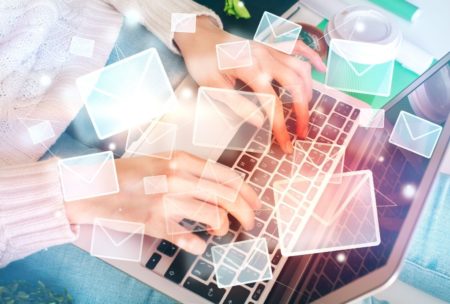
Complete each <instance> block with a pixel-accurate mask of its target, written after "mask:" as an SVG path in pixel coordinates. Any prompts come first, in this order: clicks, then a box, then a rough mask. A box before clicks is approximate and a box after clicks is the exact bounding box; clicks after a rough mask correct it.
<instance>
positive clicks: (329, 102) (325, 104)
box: [316, 94, 336, 115]
mask: <svg viewBox="0 0 450 304" xmlns="http://www.w3.org/2000/svg"><path fill="white" fill-rule="evenodd" d="M335 103H336V99H334V98H333V97H331V96H328V95H325V94H324V95H322V97H321V98H320V103H319V104H318V106H317V107H316V110H317V111H319V112H322V113H323V114H325V115H328V114H330V112H331V110H332V109H333V107H334V104H335Z"/></svg>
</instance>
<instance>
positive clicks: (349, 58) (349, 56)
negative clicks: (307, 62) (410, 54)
mask: <svg viewBox="0 0 450 304" xmlns="http://www.w3.org/2000/svg"><path fill="white" fill-rule="evenodd" d="M384 53H386V48H385V46H383V45H380V44H376V43H368V42H360V41H351V40H342V39H332V40H331V42H330V49H329V55H328V62H327V73H326V75H325V84H326V85H328V86H330V87H333V88H336V89H340V90H343V91H347V92H354V93H362V94H371V95H379V96H389V94H390V93H391V85H392V77H393V74H394V64H395V57H396V55H397V53H396V52H394V53H392V54H388V55H389V56H388V58H387V59H386V57H385V56H383V57H382V58H380V54H384Z"/></svg>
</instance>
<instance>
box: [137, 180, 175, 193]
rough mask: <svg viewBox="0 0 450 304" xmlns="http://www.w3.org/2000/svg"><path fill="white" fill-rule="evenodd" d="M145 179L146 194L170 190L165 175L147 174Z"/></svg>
mask: <svg viewBox="0 0 450 304" xmlns="http://www.w3.org/2000/svg"><path fill="white" fill-rule="evenodd" d="M143 181H144V193H145V194H146V195H152V194H159V193H167V192H168V191H169V185H168V183H167V176H165V175H155V176H146V177H144V180H143Z"/></svg>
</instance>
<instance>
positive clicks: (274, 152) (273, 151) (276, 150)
mask: <svg viewBox="0 0 450 304" xmlns="http://www.w3.org/2000/svg"><path fill="white" fill-rule="evenodd" d="M269 155H270V156H272V157H273V158H275V159H280V158H281V157H282V156H283V155H284V152H283V150H282V149H281V147H280V146H279V145H278V144H277V143H273V144H272V145H271V146H270V150H269Z"/></svg>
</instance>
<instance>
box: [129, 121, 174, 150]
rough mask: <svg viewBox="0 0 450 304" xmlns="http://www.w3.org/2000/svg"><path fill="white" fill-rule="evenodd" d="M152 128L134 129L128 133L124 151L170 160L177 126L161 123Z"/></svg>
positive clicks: (156, 123) (158, 122)
mask: <svg viewBox="0 0 450 304" xmlns="http://www.w3.org/2000/svg"><path fill="white" fill-rule="evenodd" d="M152 126H153V128H149V129H147V130H143V129H142V128H141V127H136V128H133V129H131V130H129V131H128V136H127V141H126V147H125V150H126V151H127V152H129V153H132V154H134V155H142V156H148V157H154V158H161V159H171V158H172V154H173V150H174V148H175V143H176V139H177V131H178V126H177V125H176V124H172V123H167V122H163V121H157V122H154V124H153V125H152Z"/></svg>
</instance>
